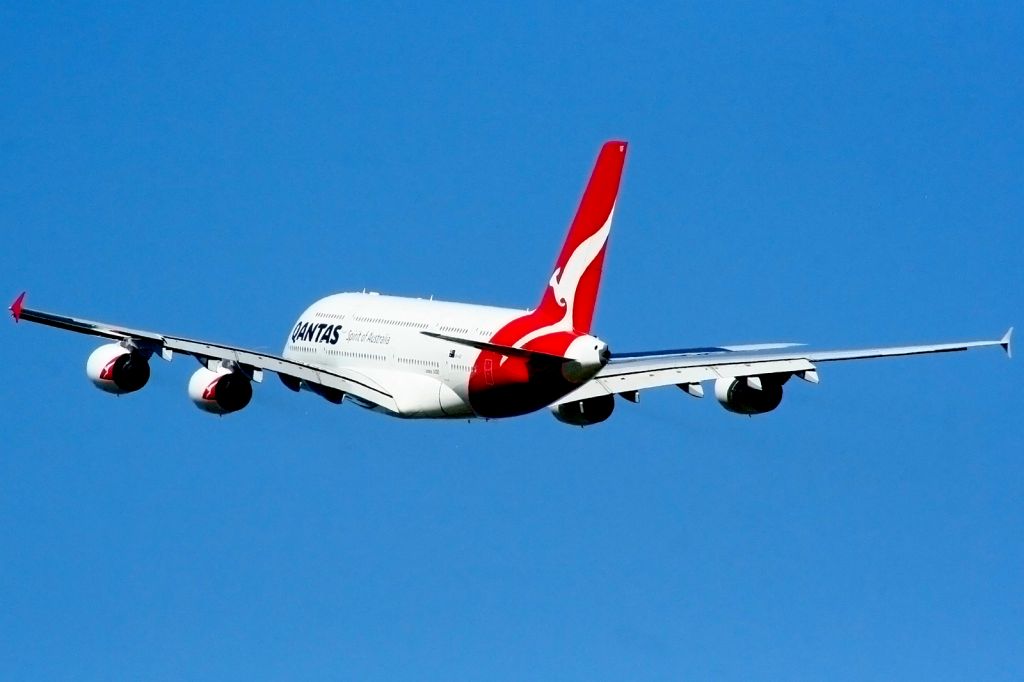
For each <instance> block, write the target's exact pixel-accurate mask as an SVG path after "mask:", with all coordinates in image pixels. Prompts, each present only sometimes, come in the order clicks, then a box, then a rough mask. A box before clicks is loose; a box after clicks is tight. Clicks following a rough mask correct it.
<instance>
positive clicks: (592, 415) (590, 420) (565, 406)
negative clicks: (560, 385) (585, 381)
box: [551, 395, 615, 426]
mask: <svg viewBox="0 0 1024 682" xmlns="http://www.w3.org/2000/svg"><path fill="white" fill-rule="evenodd" d="M614 409H615V396H613V395H602V396H597V397H596V398H587V399H585V400H574V401H572V402H568V403H562V404H561V405H555V406H554V407H552V408H551V414H553V415H555V419H557V420H558V421H560V422H562V423H563V424H572V425H573V426H590V425H591V424H599V423H601V422H603V421H604V420H605V419H607V418H608V417H610V416H612V410H614Z"/></svg>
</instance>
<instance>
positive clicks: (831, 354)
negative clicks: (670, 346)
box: [556, 327, 1013, 405]
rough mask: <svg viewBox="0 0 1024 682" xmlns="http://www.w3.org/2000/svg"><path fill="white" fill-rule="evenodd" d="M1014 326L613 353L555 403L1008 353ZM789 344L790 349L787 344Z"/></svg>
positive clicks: (697, 392)
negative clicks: (999, 330) (817, 344)
mask: <svg viewBox="0 0 1024 682" xmlns="http://www.w3.org/2000/svg"><path fill="white" fill-rule="evenodd" d="M1012 334H1013V328H1012V327H1011V328H1010V329H1009V331H1007V332H1006V334H1005V335H1003V337H1002V338H1001V339H999V340H997V341H958V342H953V343H935V344H924V345H915V346H884V347H880V348H859V349H853V350H823V351H814V350H808V349H804V348H799V347H797V348H793V346H794V344H765V345H763V346H760V347H758V346H748V347H746V348H754V349H756V348H765V349H769V348H771V347H772V346H776V347H783V348H787V350H785V351H783V352H779V351H774V350H753V351H743V350H731V349H735V348H743V347H736V346H733V347H710V348H706V349H704V348H700V349H691V350H689V351H686V352H676V353H673V352H672V351H649V352H644V353H631V354H623V355H614V354H613V355H612V357H611V360H609V362H608V364H607V365H605V366H604V367H603V368H602V369H601V371H600V372H598V373H597V375H596V376H595V377H594V378H593V379H591V380H590V381H588V382H587V383H586V384H584V385H583V386H581V387H580V388H578V389H576V390H575V391H573V392H572V393H570V394H569V395H567V396H565V397H564V398H562V399H561V400H559V401H558V402H557V403H556V404H559V405H560V404H563V403H570V402H575V401H579V400H585V399H587V398H595V397H598V396H603V395H615V394H618V395H622V396H624V397H626V398H628V399H630V400H636V396H637V392H638V391H640V390H643V389H649V388H658V387H661V386H672V385H675V386H678V387H679V388H681V389H683V390H684V391H686V392H687V393H689V394H690V395H693V396H696V397H701V396H703V395H704V390H703V388H702V387H701V382H703V381H708V380H712V379H720V378H748V381H751V382H753V383H752V384H751V385H753V386H755V387H756V386H757V382H758V379H757V378H758V377H760V376H764V375H768V374H786V375H795V376H797V377H799V378H801V379H805V380H806V381H809V382H811V383H818V372H817V367H816V366H815V363H821V362H837V361H839V360H867V359H870V358H885V357H896V356H902V355H925V354H928V353H950V352H955V351H964V350H968V349H971V348H983V347H986V346H1001V347H1002V348H1003V350H1004V351H1006V354H1007V356H1009V355H1010V354H1011V350H1010V339H1011V336H1012ZM790 348H792V349H790Z"/></svg>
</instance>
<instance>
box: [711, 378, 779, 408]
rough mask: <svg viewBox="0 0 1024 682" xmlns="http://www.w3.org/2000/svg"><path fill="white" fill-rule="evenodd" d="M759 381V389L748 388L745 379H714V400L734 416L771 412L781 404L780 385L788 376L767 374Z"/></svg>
mask: <svg viewBox="0 0 1024 682" xmlns="http://www.w3.org/2000/svg"><path fill="white" fill-rule="evenodd" d="M759 379H760V380H761V388H760V389H757V388H754V387H752V386H750V385H749V384H748V383H747V379H746V377H740V378H739V379H716V380H715V398H717V399H718V402H719V403H721V405H722V407H724V408H725V409H727V410H729V411H730V412H735V413H736V414H748V415H749V414H764V413H765V412H771V411H772V410H774V409H775V408H776V407H778V406H779V403H781V402H782V384H784V383H786V379H789V375H788V374H786V375H777V374H767V375H765V376H762V377H759Z"/></svg>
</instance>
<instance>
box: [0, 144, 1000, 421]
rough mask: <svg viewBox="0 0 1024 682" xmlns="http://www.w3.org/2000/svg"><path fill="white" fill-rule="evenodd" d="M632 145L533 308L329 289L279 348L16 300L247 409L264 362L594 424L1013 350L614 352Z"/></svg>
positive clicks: (371, 392) (429, 409) (93, 372)
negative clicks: (936, 356) (617, 251)
mask: <svg viewBox="0 0 1024 682" xmlns="http://www.w3.org/2000/svg"><path fill="white" fill-rule="evenodd" d="M626 148H627V143H626V142H625V141H618V140H613V141H609V142H607V143H605V144H604V145H603V146H602V147H601V150H600V152H599V154H598V157H597V161H596V163H595V165H594V169H593V172H592V174H591V176H590V180H589V182H588V183H587V185H586V188H585V189H584V192H583V198H582V199H581V201H580V204H579V207H578V209H577V212H576V216H575V218H574V219H573V221H572V223H571V224H570V227H569V232H568V235H567V237H566V239H565V242H564V244H563V246H562V249H561V251H560V252H559V254H558V258H557V260H556V261H555V265H554V268H553V271H552V274H551V277H550V279H549V280H548V282H547V286H546V287H545V288H544V291H543V294H542V296H541V300H540V303H539V304H538V305H537V307H536V308H533V309H529V310H515V309H509V308H497V307H490V306H483V305H472V304H467V303H454V302H446V301H440V300H432V299H431V300H425V299H421V298H404V297H397V296H384V295H380V294H378V293H375V292H365V291H364V292H362V293H340V294H334V295H331V296H327V297H326V298H322V299H320V300H318V301H316V302H314V303H313V304H312V305H310V306H309V307H308V308H307V309H306V310H305V311H304V312H303V313H302V314H301V315H300V316H299V319H298V320H297V321H296V322H295V324H294V325H293V326H292V328H291V331H290V332H289V334H288V337H287V341H286V342H285V345H284V349H283V351H282V352H281V354H280V355H270V354H267V353H262V352H259V351H255V350H248V349H245V348H237V347H234V346H228V345H223V344H219V343H212V342H209V341H202V340H195V339H188V338H183V337H179V336H174V335H169V334H163V333H159V332H151V331H142V330H137V329H132V328H129V327H123V326H120V325H116V324H109V323H105V322H93V321H90V320H84V319H80V318H76V317H67V316H63V315H56V314H54V313H49V312H44V311H41V310H34V309H31V308H28V307H25V293H24V292H23V293H22V294H21V295H20V296H18V298H17V299H16V300H15V301H14V303H13V304H12V305H11V306H10V311H11V313H12V315H13V317H14V320H15V322H19V321H24V322H36V323H38V324H43V325H47V326H50V327H56V328H58V329H65V330H68V331H73V332H78V333H82V334H89V335H93V336H99V337H103V338H106V339H109V340H110V342H109V343H106V344H104V345H102V346H100V347H99V348H97V349H96V350H95V351H93V353H92V354H91V355H90V356H89V359H88V361H87V362H86V374H87V375H88V377H89V379H91V380H92V382H93V383H94V384H95V385H96V387H97V388H99V389H101V390H103V391H106V392H108V393H113V394H117V395H120V394H125V393H132V392H134V391H138V390H139V389H141V388H142V387H143V386H145V385H146V382H147V381H148V380H149V377H150V366H149V361H150V359H151V358H152V357H153V356H159V357H161V358H163V359H164V360H168V361H169V360H171V359H172V358H173V356H174V354H180V355H189V356H192V357H193V358H195V359H196V360H198V361H199V364H200V365H201V366H200V368H199V369H198V370H197V371H196V372H195V373H194V374H193V375H192V377H191V379H190V380H189V382H188V394H189V397H190V398H191V399H192V401H193V402H194V403H195V405H196V406H197V407H199V408H200V409H202V410H204V411H206V412H210V413H213V414H217V415H224V414H229V413H232V412H237V411H239V410H241V409H243V408H244V407H246V406H247V405H248V404H249V402H250V401H251V399H252V396H253V387H252V384H253V383H258V382H260V381H262V379H263V374H264V372H273V373H275V374H277V376H278V378H279V379H280V380H281V382H282V383H283V384H284V385H285V386H286V387H287V388H288V389H290V390H292V391H296V392H298V391H308V392H310V393H313V394H316V395H318V396H320V397H322V398H324V399H326V400H328V401H330V402H331V403H335V404H341V403H343V402H350V403H352V404H355V405H357V406H359V407H362V408H366V409H369V410H373V411H376V412H380V413H383V414H386V415H390V416H394V417H401V418H408V419H485V420H486V419H497V418H505V417H515V416H520V415H525V414H529V413H532V412H536V411H538V410H542V409H544V408H548V409H549V410H550V411H551V413H552V414H553V415H554V417H555V418H556V419H558V420H559V421H561V422H564V423H566V424H571V425H575V426H590V425H593V424H597V423H600V422H603V421H605V420H607V419H608V418H609V417H610V416H611V414H612V411H613V410H614V408H615V404H616V396H618V397H619V398H620V399H624V400H627V401H631V402H637V401H638V399H639V395H640V391H645V390H647V389H652V388H659V387H665V386H676V387H678V388H679V389H682V391H684V392H685V393H687V394H689V395H691V396H694V397H698V398H699V397H703V396H704V383H705V382H713V385H714V395H715V398H716V399H717V400H718V402H719V403H720V404H721V405H722V407H724V408H725V409H726V410H728V411H730V412H734V413H737V414H741V415H755V414H763V413H766V412H770V411H772V410H774V409H775V408H777V407H778V406H779V404H780V403H781V401H782V395H783V386H784V384H786V382H787V381H788V380H789V379H790V378H792V377H794V376H795V377H797V378H798V379H802V380H804V381H805V382H809V383H812V384H817V383H818V381H819V375H818V365H820V364H822V363H827V362H836V361H840V360H862V359H868V358H881V357H892V356H903V355H923V354H928V353H944V352H952V351H964V350H968V349H971V348H981V347H985V346H1001V347H1002V349H1003V350H1004V351H1005V352H1006V354H1007V356H1010V355H1011V348H1010V341H1011V335H1012V332H1013V328H1012V327H1011V328H1010V329H1009V331H1007V332H1006V334H1005V335H1004V336H1003V337H1002V338H1000V339H999V340H990V341H958V342H953V343H939V344H926V345H912V346H889V347H880V348H862V349H855V350H825V351H814V350H808V349H807V348H806V347H804V346H803V345H802V344H792V343H765V344H755V345H742V346H728V345H723V346H704V347H693V348H681V349H674V350H655V351H645V352H639V353H613V352H612V351H611V350H610V349H609V346H608V344H607V343H606V342H605V341H604V340H602V339H601V338H599V337H597V336H595V335H594V334H593V333H592V323H593V319H594V311H595V307H596V304H597V298H598V289H599V287H600V283H601V270H602V267H603V264H604V259H605V254H606V251H607V243H608V235H609V234H610V232H611V227H612V218H613V216H614V214H615V205H616V201H617V197H618V191H619V183H620V180H621V177H622V170H623V167H624V164H625V159H626Z"/></svg>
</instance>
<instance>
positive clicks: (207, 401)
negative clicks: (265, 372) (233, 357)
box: [188, 367, 252, 414]
mask: <svg viewBox="0 0 1024 682" xmlns="http://www.w3.org/2000/svg"><path fill="white" fill-rule="evenodd" d="M188 397H189V398H191V399H192V402H194V403H195V404H196V407H198V408H199V409H200V410H204V411H206V412H212V413H213V414H229V413H231V412H238V411H239V410H240V409H242V408H243V407H245V406H246V405H248V404H249V401H250V400H252V382H251V381H250V380H249V377H247V376H245V375H244V374H242V373H241V372H234V371H231V370H229V369H222V370H220V371H219V372H214V371H213V370H209V369H207V368H205V367H202V368H200V369H199V370H197V371H196V373H195V374H193V375H192V378H191V379H189V382H188Z"/></svg>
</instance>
